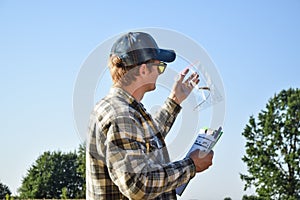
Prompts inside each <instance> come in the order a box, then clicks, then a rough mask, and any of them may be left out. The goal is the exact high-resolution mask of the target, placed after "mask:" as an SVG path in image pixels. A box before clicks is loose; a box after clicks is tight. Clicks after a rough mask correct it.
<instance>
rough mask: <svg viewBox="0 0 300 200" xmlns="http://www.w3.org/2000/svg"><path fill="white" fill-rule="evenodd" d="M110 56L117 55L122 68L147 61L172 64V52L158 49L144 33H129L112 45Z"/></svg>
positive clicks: (153, 41)
mask: <svg viewBox="0 0 300 200" xmlns="http://www.w3.org/2000/svg"><path fill="white" fill-rule="evenodd" d="M110 55H117V56H118V57H119V58H121V59H122V62H123V64H124V66H133V65H139V64H141V63H143V62H146V61H148V60H152V59H153V60H159V61H163V62H173V61H174V60H175V58H176V54H175V51H174V50H167V49H160V48H159V47H158V45H157V43H156V42H155V40H154V39H153V37H152V36H151V35H150V34H148V33H144V32H129V33H127V34H124V35H122V36H121V37H120V38H119V39H117V40H116V42H115V43H114V44H113V46H112V49H111V52H110Z"/></svg>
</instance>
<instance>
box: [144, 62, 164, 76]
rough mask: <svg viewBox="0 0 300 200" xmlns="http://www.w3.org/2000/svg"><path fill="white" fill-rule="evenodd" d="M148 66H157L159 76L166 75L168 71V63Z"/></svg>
mask: <svg viewBox="0 0 300 200" xmlns="http://www.w3.org/2000/svg"><path fill="white" fill-rule="evenodd" d="M147 65H150V66H157V70H158V73H159V74H162V73H164V71H165V70H166V67H167V63H164V62H159V63H147Z"/></svg>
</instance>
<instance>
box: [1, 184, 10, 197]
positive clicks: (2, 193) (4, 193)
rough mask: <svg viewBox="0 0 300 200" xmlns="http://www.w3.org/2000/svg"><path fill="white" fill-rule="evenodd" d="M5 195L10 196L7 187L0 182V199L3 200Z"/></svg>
mask: <svg viewBox="0 0 300 200" xmlns="http://www.w3.org/2000/svg"><path fill="white" fill-rule="evenodd" d="M7 194H8V196H9V195H11V192H10V190H9V188H8V186H7V185H4V184H3V183H1V182H0V199H5V198H6V195H7Z"/></svg>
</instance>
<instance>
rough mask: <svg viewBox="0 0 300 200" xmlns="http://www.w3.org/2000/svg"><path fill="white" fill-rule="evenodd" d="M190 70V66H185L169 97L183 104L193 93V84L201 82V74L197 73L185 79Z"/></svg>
mask: <svg viewBox="0 0 300 200" xmlns="http://www.w3.org/2000/svg"><path fill="white" fill-rule="evenodd" d="M188 72H189V68H185V69H184V70H183V71H182V72H181V73H180V74H179V75H178V78H177V80H176V82H175V83H174V85H173V89H172V91H171V94H170V96H169V98H171V99H173V100H174V101H175V102H176V103H178V104H181V102H183V101H184V100H185V99H186V98H187V97H188V96H189V94H190V93H191V91H192V90H193V88H194V87H193V84H198V83H199V81H200V80H199V75H198V74H197V73H193V74H192V75H191V76H190V77H188V78H187V79H186V80H185V81H183V80H184V78H185V76H186V75H187V73H188Z"/></svg>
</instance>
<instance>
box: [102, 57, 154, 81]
mask: <svg viewBox="0 0 300 200" xmlns="http://www.w3.org/2000/svg"><path fill="white" fill-rule="evenodd" d="M151 61H152V60H150V61H147V62H145V63H148V62H151ZM141 64H143V63H141ZM141 64H139V65H134V66H125V65H124V63H123V62H122V59H121V58H119V57H118V56H116V55H111V56H110V58H109V61H108V67H109V70H110V75H111V78H112V81H113V83H114V85H125V86H128V85H130V84H131V83H132V81H135V80H136V77H137V76H138V75H139V67H140V66H141ZM150 70H151V69H150Z"/></svg>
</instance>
